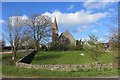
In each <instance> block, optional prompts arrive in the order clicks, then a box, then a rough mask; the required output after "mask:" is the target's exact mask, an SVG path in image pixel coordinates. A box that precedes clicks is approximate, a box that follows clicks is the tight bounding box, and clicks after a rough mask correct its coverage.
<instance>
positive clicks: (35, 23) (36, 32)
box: [26, 15, 52, 51]
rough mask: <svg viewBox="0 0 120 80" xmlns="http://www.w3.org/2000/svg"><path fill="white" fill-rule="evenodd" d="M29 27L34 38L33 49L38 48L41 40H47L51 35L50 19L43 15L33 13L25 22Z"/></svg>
mask: <svg viewBox="0 0 120 80" xmlns="http://www.w3.org/2000/svg"><path fill="white" fill-rule="evenodd" d="M26 24H27V26H29V27H30V29H31V36H32V37H33V39H34V44H35V50H36V51H38V50H40V44H41V43H42V42H46V41H49V38H50V37H51V28H52V27H51V26H52V20H51V18H50V17H48V16H45V15H33V16H31V17H30V18H29V19H28V21H27V22H26Z"/></svg>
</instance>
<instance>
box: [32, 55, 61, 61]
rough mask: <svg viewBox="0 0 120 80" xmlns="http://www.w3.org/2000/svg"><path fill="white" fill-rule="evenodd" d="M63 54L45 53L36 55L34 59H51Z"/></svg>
mask: <svg viewBox="0 0 120 80" xmlns="http://www.w3.org/2000/svg"><path fill="white" fill-rule="evenodd" d="M61 56H62V55H60V54H45V55H41V56H36V57H35V58H34V61H40V60H43V61H44V60H49V59H56V58H60V57H61Z"/></svg>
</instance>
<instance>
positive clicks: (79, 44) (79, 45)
mask: <svg viewBox="0 0 120 80" xmlns="http://www.w3.org/2000/svg"><path fill="white" fill-rule="evenodd" d="M75 50H83V44H82V39H81V40H80V41H79V40H77V41H76V47H75Z"/></svg>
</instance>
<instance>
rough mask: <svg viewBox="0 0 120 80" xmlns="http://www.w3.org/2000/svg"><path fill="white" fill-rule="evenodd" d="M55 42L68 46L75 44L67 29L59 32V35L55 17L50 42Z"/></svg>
mask: <svg viewBox="0 0 120 80" xmlns="http://www.w3.org/2000/svg"><path fill="white" fill-rule="evenodd" d="M56 42H58V43H65V44H66V46H70V47H75V46H76V40H75V38H74V37H73V36H72V34H71V33H70V32H69V31H68V30H67V31H65V32H63V33H61V34H60V36H59V34H58V25H57V20H56V18H55V20H54V24H53V28H52V43H56Z"/></svg>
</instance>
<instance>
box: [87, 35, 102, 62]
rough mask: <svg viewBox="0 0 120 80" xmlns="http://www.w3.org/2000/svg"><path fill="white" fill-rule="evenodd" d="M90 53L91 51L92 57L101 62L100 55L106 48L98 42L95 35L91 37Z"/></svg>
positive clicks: (89, 42)
mask: <svg viewBox="0 0 120 80" xmlns="http://www.w3.org/2000/svg"><path fill="white" fill-rule="evenodd" d="M89 38H90V39H89V41H88V44H89V51H91V57H92V59H94V60H95V61H96V62H97V61H98V60H99V57H100V54H101V53H102V52H104V47H103V44H102V43H101V42H99V41H98V37H97V36H96V35H94V34H91V35H89Z"/></svg>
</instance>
